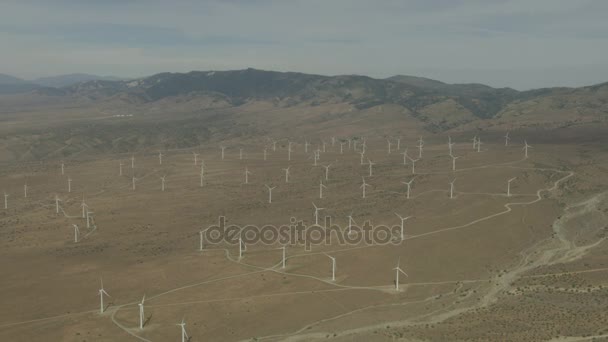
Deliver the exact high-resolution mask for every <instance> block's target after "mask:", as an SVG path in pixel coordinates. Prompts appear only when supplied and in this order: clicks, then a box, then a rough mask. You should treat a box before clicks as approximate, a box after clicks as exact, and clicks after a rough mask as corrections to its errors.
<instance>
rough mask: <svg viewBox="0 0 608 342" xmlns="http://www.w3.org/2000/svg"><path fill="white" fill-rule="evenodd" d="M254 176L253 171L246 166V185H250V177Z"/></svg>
mask: <svg viewBox="0 0 608 342" xmlns="http://www.w3.org/2000/svg"><path fill="white" fill-rule="evenodd" d="M250 174H252V173H251V171H249V169H248V168H247V166H245V184H249V175H250Z"/></svg>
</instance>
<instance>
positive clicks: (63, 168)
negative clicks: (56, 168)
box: [61, 161, 65, 175]
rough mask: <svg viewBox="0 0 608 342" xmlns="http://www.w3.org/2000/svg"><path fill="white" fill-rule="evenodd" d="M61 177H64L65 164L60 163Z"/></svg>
mask: <svg viewBox="0 0 608 342" xmlns="http://www.w3.org/2000/svg"><path fill="white" fill-rule="evenodd" d="M61 175H65V164H64V163H63V161H61Z"/></svg>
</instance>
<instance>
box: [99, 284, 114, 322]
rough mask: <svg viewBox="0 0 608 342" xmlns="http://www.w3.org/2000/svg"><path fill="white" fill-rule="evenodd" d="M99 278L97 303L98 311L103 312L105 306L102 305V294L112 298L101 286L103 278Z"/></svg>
mask: <svg viewBox="0 0 608 342" xmlns="http://www.w3.org/2000/svg"><path fill="white" fill-rule="evenodd" d="M99 280H100V281H101V288H100V289H99V301H100V303H99V313H100V314H103V312H104V310H105V307H104V306H103V296H104V295H106V296H108V297H110V298H112V296H110V295H109V294H108V293H107V292H106V290H104V288H103V279H101V278H100V279H99Z"/></svg>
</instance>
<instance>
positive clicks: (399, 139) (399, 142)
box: [397, 137, 401, 151]
mask: <svg viewBox="0 0 608 342" xmlns="http://www.w3.org/2000/svg"><path fill="white" fill-rule="evenodd" d="M400 149H401V137H397V151H399V150H400Z"/></svg>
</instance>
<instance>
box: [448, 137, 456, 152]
mask: <svg viewBox="0 0 608 342" xmlns="http://www.w3.org/2000/svg"><path fill="white" fill-rule="evenodd" d="M449 138H450V140H449V141H448V150H449V151H450V156H453V155H454V145H455V144H454V143H453V142H452V137H449Z"/></svg>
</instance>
